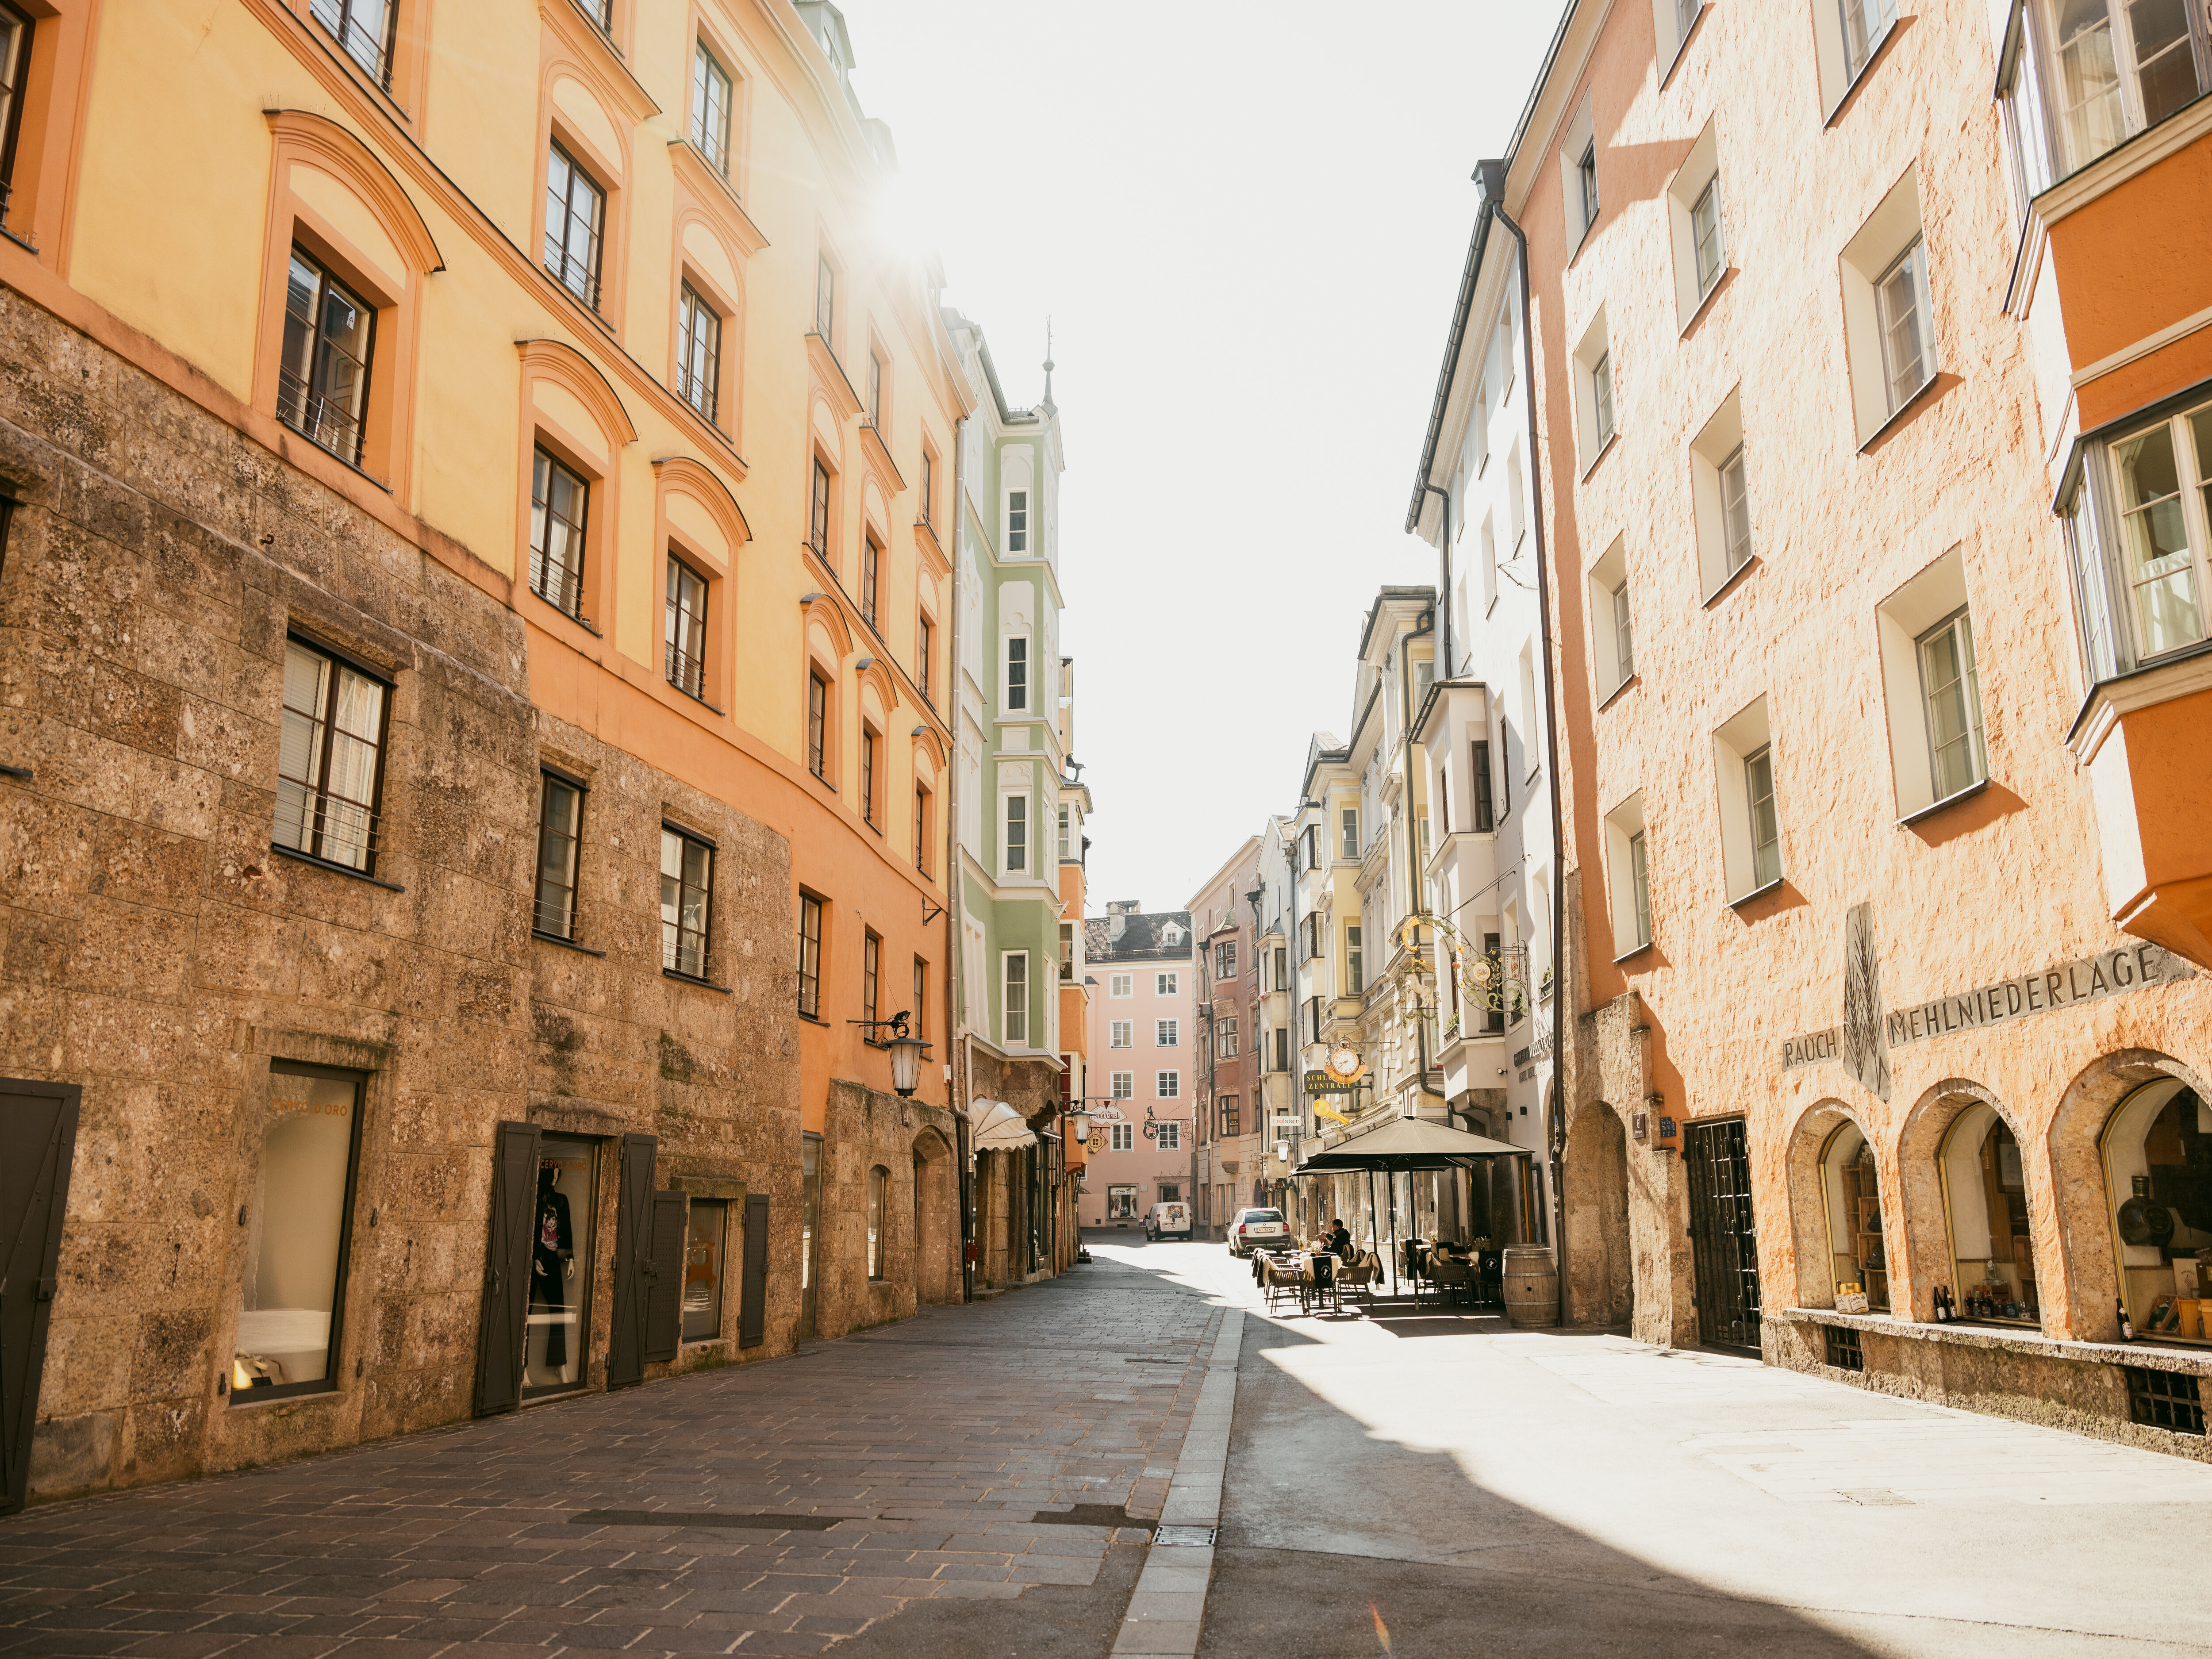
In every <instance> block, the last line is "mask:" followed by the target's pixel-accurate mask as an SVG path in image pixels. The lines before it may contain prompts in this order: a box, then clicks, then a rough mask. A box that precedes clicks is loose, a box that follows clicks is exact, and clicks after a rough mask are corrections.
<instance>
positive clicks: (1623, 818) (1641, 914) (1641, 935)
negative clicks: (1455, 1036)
mask: <svg viewBox="0 0 2212 1659" xmlns="http://www.w3.org/2000/svg"><path fill="white" fill-rule="evenodd" d="M1605 842H1606V866H1607V868H1606V875H1607V886H1608V887H1609V888H1610V889H1611V895H1610V896H1611V898H1612V901H1613V956H1614V957H1615V958H1616V959H1618V958H1620V957H1627V956H1632V955H1633V954H1634V953H1635V952H1637V951H1640V950H1642V949H1643V948H1644V946H1645V945H1649V944H1650V943H1651V868H1650V854H1649V851H1648V848H1647V846H1646V843H1645V841H1644V796H1643V794H1642V793H1641V792H1640V791H1639V792H1638V793H1636V794H1633V795H1631V796H1630V797H1629V798H1628V799H1626V800H1625V801H1623V802H1621V804H1620V805H1618V806H1616V807H1614V808H1613V811H1610V812H1608V813H1607V814H1606V817H1605ZM1489 938H1491V939H1495V938H1496V935H1494V934H1492V935H1490V936H1489ZM1497 965H1498V964H1496V963H1492V981H1491V982H1492V984H1493V985H1496V984H1498V983H1499V982H1500V981H1498V977H1497V975H1496V972H1495V970H1496V968H1497ZM1497 1029H1498V1030H1504V1026H1503V1025H1500V1026H1498V1028H1497Z"/></svg>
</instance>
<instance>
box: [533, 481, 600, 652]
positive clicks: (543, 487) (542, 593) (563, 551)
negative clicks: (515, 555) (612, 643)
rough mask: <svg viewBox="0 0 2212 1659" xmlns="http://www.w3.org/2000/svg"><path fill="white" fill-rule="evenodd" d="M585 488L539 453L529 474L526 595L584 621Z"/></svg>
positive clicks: (587, 502) (587, 495)
mask: <svg viewBox="0 0 2212 1659" xmlns="http://www.w3.org/2000/svg"><path fill="white" fill-rule="evenodd" d="M591 493H592V490H591V486H590V485H589V484H587V483H585V482H584V480H583V479H582V478H581V477H578V476H577V475H576V474H575V473H574V472H572V471H569V470H568V468H567V467H566V466H564V465H562V464H561V463H560V462H559V461H556V460H555V459H553V458H552V457H551V456H550V455H549V454H547V453H545V452H544V450H542V449H540V450H538V451H536V452H535V453H533V455H532V465H531V471H530V591H531V592H533V593H535V594H537V595H538V598H539V599H543V600H544V601H545V603H546V604H548V605H551V606H552V607H553V608H554V609H555V610H556V611H562V612H563V613H564V614H566V615H568V616H571V617H574V618H576V620H577V621H579V622H581V621H583V620H584V516H585V513H586V509H587V508H588V507H589V506H590V502H591Z"/></svg>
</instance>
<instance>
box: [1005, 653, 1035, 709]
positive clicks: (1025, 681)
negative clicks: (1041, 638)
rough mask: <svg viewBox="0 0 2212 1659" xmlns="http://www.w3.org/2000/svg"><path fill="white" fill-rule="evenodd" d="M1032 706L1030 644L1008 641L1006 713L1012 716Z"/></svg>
mask: <svg viewBox="0 0 2212 1659" xmlns="http://www.w3.org/2000/svg"><path fill="white" fill-rule="evenodd" d="M1029 706H1030V642H1029V641H1027V640H1022V639H1013V640H1008V641H1006V712H1007V713H1008V714H1012V713H1014V712H1015V711H1016V710H1018V709H1027V708H1029Z"/></svg>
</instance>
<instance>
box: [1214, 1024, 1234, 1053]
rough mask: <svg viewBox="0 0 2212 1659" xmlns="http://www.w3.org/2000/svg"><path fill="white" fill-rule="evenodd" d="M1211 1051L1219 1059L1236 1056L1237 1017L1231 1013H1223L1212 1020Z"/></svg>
mask: <svg viewBox="0 0 2212 1659" xmlns="http://www.w3.org/2000/svg"><path fill="white" fill-rule="evenodd" d="M1213 1053H1214V1056H1215V1058H1216V1059H1219V1060H1234V1059H1236V1058H1237V1054H1238V1049H1237V1019H1236V1016H1234V1015H1233V1014H1225V1015H1223V1016H1222V1017H1221V1018H1218V1019H1216V1020H1215V1021H1214V1022H1213Z"/></svg>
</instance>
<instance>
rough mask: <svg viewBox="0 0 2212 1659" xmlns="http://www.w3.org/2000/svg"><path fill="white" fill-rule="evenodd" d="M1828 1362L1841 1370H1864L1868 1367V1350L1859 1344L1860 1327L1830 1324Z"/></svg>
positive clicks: (1827, 1328)
mask: <svg viewBox="0 0 2212 1659" xmlns="http://www.w3.org/2000/svg"><path fill="white" fill-rule="evenodd" d="M1823 1328H1824V1329H1826V1332H1827V1333H1828V1363H1829V1364H1831V1365H1833V1366H1834V1367H1835V1368H1836V1369H1837V1370H1839V1371H1863V1370H1865V1369H1866V1350H1865V1349H1864V1348H1863V1347H1861V1346H1859V1333H1858V1327H1857V1326H1856V1325H1829V1326H1826V1327H1823Z"/></svg>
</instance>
